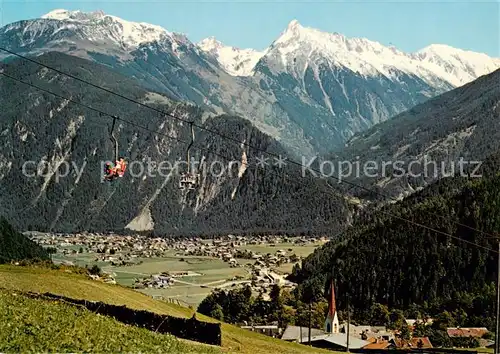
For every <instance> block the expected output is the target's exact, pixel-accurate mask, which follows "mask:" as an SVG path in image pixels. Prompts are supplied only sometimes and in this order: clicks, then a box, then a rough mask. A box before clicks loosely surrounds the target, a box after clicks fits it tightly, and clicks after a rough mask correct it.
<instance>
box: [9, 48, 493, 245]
mask: <svg viewBox="0 0 500 354" xmlns="http://www.w3.org/2000/svg"><path fill="white" fill-rule="evenodd" d="M0 49H1V48H0ZM0 75H3V76H4V77H7V78H10V79H11V80H14V81H17V82H20V83H22V84H24V85H27V86H30V87H33V88H35V89H38V90H40V91H43V92H45V93H48V94H51V95H53V96H55V97H58V98H61V99H64V100H67V101H68V102H71V103H73V104H76V105H79V106H81V107H85V108H87V109H89V110H92V111H94V112H97V113H99V114H102V115H105V116H109V117H111V118H116V120H120V121H122V122H124V123H127V124H130V125H132V126H135V127H137V128H140V129H143V130H146V131H149V132H152V133H155V134H157V135H163V136H165V137H167V138H170V139H173V140H176V141H178V142H181V143H183V144H187V143H186V142H185V141H182V140H180V139H178V138H176V137H172V136H170V135H168V134H165V133H162V132H159V131H155V130H152V129H149V128H147V127H143V126H141V125H139V124H137V123H134V122H131V121H129V120H125V119H123V118H121V117H118V116H115V115H113V114H109V113H106V112H104V111H101V110H99V109H96V108H94V107H91V106H88V105H86V104H84V103H81V102H78V101H75V100H73V99H70V98H67V97H65V96H63V95H60V94H57V93H55V92H52V91H50V90H47V89H44V88H42V87H39V86H37V85H35V84H32V83H29V82H26V81H23V80H20V79H18V78H16V77H13V76H11V75H9V74H6V73H5V72H0ZM200 150H206V151H209V152H211V153H213V154H214V155H216V156H219V157H222V158H223V159H225V160H227V161H232V159H230V158H228V157H227V156H224V155H222V154H220V153H216V152H213V151H212V150H211V149H208V148H200ZM242 164H245V165H247V166H250V164H248V163H245V162H242ZM301 166H303V165H301ZM303 167H306V166H303ZM311 170H312V171H315V172H317V173H321V172H320V171H317V170H314V169H311ZM326 184H327V186H328V187H330V188H329V189H333V187H331V186H330V185H329V184H328V182H327V183H326ZM335 196H336V197H338V195H337V194H335ZM379 211H380V210H379ZM383 213H384V214H386V215H389V216H391V217H394V218H397V219H400V220H403V221H406V222H408V223H410V224H415V225H417V226H421V227H424V228H426V229H428V230H432V231H434V232H436V234H438V235H446V236H448V237H451V238H453V239H456V240H459V241H462V242H465V243H468V244H471V245H474V246H476V247H479V248H482V249H485V250H488V251H490V252H493V253H496V254H499V253H500V252H499V251H496V250H494V249H491V248H489V247H485V246H483V245H480V244H477V243H474V242H472V241H468V240H465V239H462V238H460V237H458V236H454V235H451V234H449V233H447V232H444V231H440V230H436V229H434V228H432V227H429V226H425V225H423V224H419V223H415V222H413V221H411V220H409V219H406V218H403V217H401V216H398V215H395V214H392V213H389V212H386V211H384V212H383ZM429 214H430V213H429ZM441 217H443V218H444V216H441ZM448 221H451V222H452V223H455V224H457V225H461V226H465V227H468V226H466V225H462V224H460V223H457V222H454V221H452V220H448ZM468 228H470V229H472V230H475V231H478V232H480V233H482V234H485V235H488V236H491V237H495V236H493V235H490V234H488V233H486V232H484V231H481V230H477V229H474V228H472V227H468ZM346 230H347V229H346ZM344 232H345V230H344V231H343V232H342V233H344Z"/></svg>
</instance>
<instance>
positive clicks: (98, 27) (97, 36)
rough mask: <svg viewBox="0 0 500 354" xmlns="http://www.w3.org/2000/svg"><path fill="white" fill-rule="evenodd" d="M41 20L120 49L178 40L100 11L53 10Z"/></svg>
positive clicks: (154, 28)
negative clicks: (118, 45) (107, 42)
mask: <svg viewBox="0 0 500 354" xmlns="http://www.w3.org/2000/svg"><path fill="white" fill-rule="evenodd" d="M41 18H42V19H44V20H52V21H58V22H59V21H60V22H62V24H60V25H59V26H58V29H57V31H61V30H62V29H73V28H75V26H78V28H79V29H80V30H81V31H83V32H84V33H85V34H87V35H88V38H87V39H89V40H90V41H100V40H105V41H107V40H108V39H111V40H113V41H115V42H117V43H119V44H120V45H121V46H125V47H127V48H136V47H138V46H139V45H141V44H144V43H150V42H154V41H160V40H161V39H163V38H166V37H170V38H173V37H178V35H175V34H173V33H170V32H169V31H167V30H166V29H164V28H162V27H160V26H156V25H152V24H149V23H138V22H131V21H126V20H124V19H121V18H119V17H116V16H112V15H107V14H105V13H104V12H103V11H100V10H99V11H93V12H82V11H79V10H77V11H70V10H65V9H57V10H53V11H51V12H49V13H47V14H45V15H43V16H42V17H41Z"/></svg>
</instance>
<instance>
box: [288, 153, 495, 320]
mask: <svg viewBox="0 0 500 354" xmlns="http://www.w3.org/2000/svg"><path fill="white" fill-rule="evenodd" d="M499 162H500V159H499V157H498V155H495V156H493V157H491V158H490V159H489V160H488V161H486V162H485V163H484V164H483V166H482V174H483V177H482V178H467V177H453V178H446V179H443V180H440V181H439V182H437V183H435V184H433V185H431V186H430V187H428V188H426V189H424V190H422V191H420V192H418V193H416V194H414V195H412V196H411V197H408V198H406V199H405V200H403V201H401V202H399V203H396V204H389V205H385V206H384V207H382V208H380V209H379V210H376V211H373V210H371V211H366V213H365V215H361V216H360V217H359V219H358V220H357V221H356V223H355V224H354V225H353V226H352V227H350V228H348V229H346V230H345V232H344V233H342V235H341V236H339V237H338V239H336V240H334V241H331V242H329V243H327V244H325V245H324V246H323V247H321V248H319V249H317V250H316V251H315V252H314V253H313V254H311V255H310V256H309V257H308V258H306V259H305V260H304V261H303V263H302V267H298V266H297V267H295V269H294V272H293V274H292V276H291V280H293V281H297V282H299V283H300V286H299V292H300V291H303V290H306V289H310V288H312V287H319V288H321V287H322V289H321V291H326V287H327V286H328V281H329V279H331V278H332V277H333V279H334V281H335V285H336V292H337V302H338V304H337V305H338V307H339V308H340V309H344V308H345V306H346V299H347V297H349V300H350V304H351V306H352V308H353V310H354V318H357V319H359V320H368V319H369V318H370V310H369V309H370V307H371V306H373V305H376V304H379V305H383V306H386V307H387V308H389V309H399V310H404V311H411V312H412V313H411V315H412V316H420V317H423V316H438V315H440V316H445V317H446V316H447V314H449V315H450V324H453V323H455V324H460V325H461V326H467V325H469V326H486V327H489V328H494V321H493V319H494V296H495V279H496V262H497V254H496V253H495V252H496V250H497V249H498V246H497V244H496V241H495V239H494V238H491V237H490V236H489V235H496V234H497V233H498V232H499V230H500V174H498V172H497V171H498V166H499ZM438 215H442V216H444V217H440V216H438ZM417 224H422V225H425V226H426V227H422V226H418V225H417ZM470 227H472V228H475V229H478V230H480V231H482V232H480V231H474V230H472V229H471V228H470ZM431 229H433V230H431ZM434 230H435V231H434ZM447 234H449V235H451V236H454V237H450V236H447ZM457 238H459V239H461V240H458V239H457ZM462 240H463V241H462ZM467 242H471V243H474V244H477V245H478V246H474V245H471V244H470V243H467ZM318 284H319V285H318ZM324 293H325V294H326V292H324ZM413 318H414V317H413Z"/></svg>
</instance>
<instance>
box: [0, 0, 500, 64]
mask: <svg viewBox="0 0 500 354" xmlns="http://www.w3.org/2000/svg"><path fill="white" fill-rule="evenodd" d="M57 8H64V9H70V10H83V11H94V10H103V11H104V12H106V13H109V14H112V15H115V16H118V17H121V18H123V19H126V20H129V21H136V22H148V23H152V24H156V25H160V26H162V27H164V28H166V29H167V30H170V31H175V32H182V33H185V34H187V36H188V37H189V38H190V39H191V40H192V41H194V42H197V41H199V40H201V39H203V38H205V37H209V36H215V37H216V38H217V39H219V40H220V41H222V42H223V43H225V44H227V45H232V46H236V47H240V48H255V49H264V48H265V47H267V46H268V45H269V44H271V43H272V41H273V40H275V39H276V38H277V37H278V36H279V35H280V33H281V32H282V31H283V30H284V29H285V28H286V26H287V24H288V23H289V22H290V21H291V20H293V19H297V20H298V21H299V22H300V23H301V24H302V25H303V26H307V27H314V28H318V29H320V30H323V31H327V32H339V33H342V34H345V35H346V36H348V37H365V38H368V39H371V40H375V41H379V42H381V43H382V44H385V45H390V44H392V45H394V46H396V47H397V48H399V49H401V50H403V51H407V52H411V51H416V50H419V49H421V48H423V47H425V46H427V45H429V44H433V43H439V44H448V45H451V46H453V47H457V48H462V49H467V50H473V51H478V52H483V53H486V54H488V55H490V56H496V57H500V28H499V22H500V5H499V3H498V2H496V1H494V0H490V1H489V2H478V1H467V2H465V1H462V2H457V1H440V2H436V1H433V2H430V1H419V2H415V1H413V2H409V1H404V2H403V1H398V2H396V1H390V2H389V1H385V2H381V1H363V2H358V1H349V2H347V1H346V2H340V1H325V0H323V1H306V0H302V1H273V0H268V1H239V0H233V1H231V2H229V1H209V0H205V1H202V0H197V1H196V0H185V1H182V0H178V1H168V0H152V1H138V0H136V1H115V0H107V1H78V0H76V1H71V2H60V1H47V0H30V1H22V0H0V10H1V15H0V20H1V24H2V25H5V24H8V23H11V22H14V21H18V20H22V19H29V18H36V17H40V16H41V15H43V14H45V13H47V12H49V11H51V10H53V9H57Z"/></svg>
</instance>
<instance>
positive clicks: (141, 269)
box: [53, 241, 322, 307]
mask: <svg viewBox="0 0 500 354" xmlns="http://www.w3.org/2000/svg"><path fill="white" fill-rule="evenodd" d="M208 242H209V241H207V243H208ZM321 244H322V243H316V244H307V245H297V244H293V243H277V244H273V245H271V244H258V245H255V244H250V245H243V246H238V247H237V248H238V249H241V250H250V251H253V252H255V253H258V254H268V253H269V254H275V253H276V252H277V251H278V250H284V251H286V252H287V254H293V253H295V254H296V255H297V256H300V257H306V256H307V255H309V254H310V253H312V252H313V251H314V250H315V249H316V248H317V247H318V246H320V245H321ZM67 249H71V250H73V249H74V250H76V251H77V253H76V254H68V255H62V254H60V253H58V254H57V255H54V256H53V260H54V261H70V262H73V263H74V264H76V265H79V266H92V265H94V264H96V265H98V266H99V267H100V268H101V269H102V270H103V271H106V272H109V273H112V274H113V275H114V278H115V280H116V282H117V283H118V284H121V285H125V286H132V285H133V284H134V283H135V280H136V279H139V278H147V277H149V276H150V275H153V274H159V273H162V272H181V271H182V272H191V274H189V275H187V276H182V277H179V278H176V281H175V283H174V285H173V286H171V287H169V288H144V289H137V290H138V291H140V292H142V293H144V294H147V295H150V296H158V297H163V298H171V299H177V300H179V301H180V302H181V303H184V304H187V305H191V306H194V307H196V306H197V305H198V304H199V303H200V302H201V301H202V300H203V299H204V298H205V297H206V296H207V295H208V294H209V293H210V292H211V291H212V289H213V287H216V286H217V287H219V286H223V287H225V288H231V286H234V284H235V283H241V282H242V281H248V280H249V279H250V275H251V274H250V270H249V269H248V268H247V267H245V265H250V264H253V263H254V262H255V260H251V259H238V260H237V261H238V263H239V264H240V265H241V267H230V266H229V264H228V263H227V262H224V261H223V260H221V259H219V258H214V257H204V256H179V255H176V251H174V250H171V251H168V252H167V253H166V255H165V256H163V257H161V258H159V257H152V258H136V259H135V260H134V262H135V263H136V264H134V265H128V266H112V265H111V263H110V262H103V261H98V262H96V261H95V259H96V254H95V253H86V252H83V253H78V249H79V247H75V246H70V247H67ZM139 263H140V264H139ZM293 265H294V264H293V263H285V264H283V265H281V266H279V267H275V268H274V269H275V270H277V271H279V272H282V273H285V274H286V273H290V272H291V270H292V267H293ZM235 277H236V278H235Z"/></svg>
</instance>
